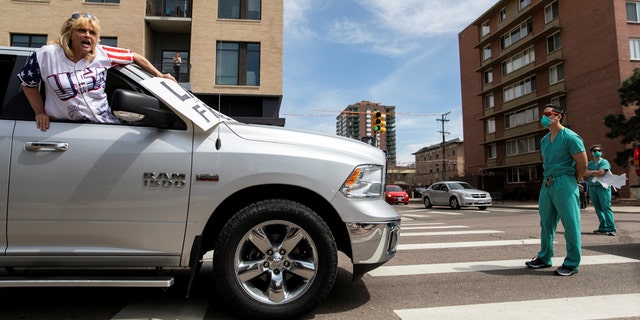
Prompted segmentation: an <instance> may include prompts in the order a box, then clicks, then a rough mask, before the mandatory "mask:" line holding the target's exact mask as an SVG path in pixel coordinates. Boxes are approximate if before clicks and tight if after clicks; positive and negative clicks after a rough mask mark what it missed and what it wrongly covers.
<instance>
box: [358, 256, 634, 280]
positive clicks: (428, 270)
mask: <svg viewBox="0 0 640 320" xmlns="http://www.w3.org/2000/svg"><path fill="white" fill-rule="evenodd" d="M527 260H528V259H518V260H496V261H475V262H457V263H434V264H414V265H401V266H382V267H379V268H377V269H375V270H372V271H369V272H368V274H369V275H371V276H372V277H390V276H406V275H419V274H437V273H454V272H476V271H492V270H509V269H524V268H526V267H525V265H524V263H525V262H526V261H527ZM563 260H564V258H562V257H558V258H553V259H551V261H552V263H553V264H554V265H558V266H559V265H561V264H562V261H563ZM631 262H640V260H636V259H631V258H626V257H621V256H615V255H598V256H583V257H582V261H581V262H580V266H585V265H594V264H611V263H631Z"/></svg>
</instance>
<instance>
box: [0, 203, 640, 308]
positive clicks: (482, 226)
mask: <svg viewBox="0 0 640 320" xmlns="http://www.w3.org/2000/svg"><path fill="white" fill-rule="evenodd" d="M395 208H396V209H397V210H398V211H399V212H400V213H401V214H402V216H403V223H402V233H401V234H402V235H401V237H400V241H399V250H398V254H397V256H396V257H395V258H394V259H393V260H391V261H390V262H389V263H387V264H385V265H384V266H382V267H381V268H378V269H376V270H374V271H372V272H370V273H368V274H366V275H365V276H364V277H363V278H362V279H361V280H358V281H356V282H352V281H351V265H350V262H349V261H348V259H347V258H346V257H345V256H341V257H340V270H339V273H338V279H337V281H336V284H335V287H334V290H333V291H332V292H331V294H330V296H329V297H328V298H327V300H326V301H325V302H324V303H322V304H321V305H320V306H319V307H318V308H317V309H315V310H314V311H313V312H312V313H311V314H309V315H307V316H306V317H305V318H306V319H358V320H361V319H368V320H369V319H404V320H409V319H516V318H517V319H541V318H542V319H545V318H546V319H551V318H554V319H560V318H564V319H595V318H598V319H614V318H615V319H640V212H638V213H616V214H615V218H616V222H617V225H618V236H615V237H610V236H604V235H595V234H592V233H591V231H592V230H594V229H596V227H597V218H596V217H595V214H593V212H592V211H584V212H583V214H582V229H583V230H582V247H583V263H582V265H581V267H580V272H579V273H578V274H576V275H574V276H571V277H559V276H554V275H553V270H554V269H555V266H554V267H553V268H549V269H542V270H529V269H526V268H525V267H524V262H525V261H527V260H529V259H530V258H531V257H533V256H535V255H536V253H537V251H538V248H539V241H538V239H539V227H538V213H537V211H536V210H528V209H514V208H489V209H487V210H485V211H480V210H476V209H475V208H471V209H461V210H451V209H448V208H444V207H443V208H433V209H428V210H427V209H424V207H422V206H421V205H420V204H417V203H412V204H410V205H408V206H405V205H396V206H395ZM614 212H615V208H614ZM555 241H556V244H555V252H556V257H557V258H558V259H559V260H554V265H559V264H561V259H562V258H563V257H564V254H565V248H564V239H563V232H562V227H561V225H560V226H559V227H558V232H557V236H556V239H555ZM175 276H176V280H177V284H176V285H175V286H174V287H172V288H170V289H168V290H161V289H149V288H106V289H105V288H9V289H7V288H5V289H0V304H1V306H2V307H1V308H0V319H131V320H132V319H167V320H168V319H235V317H234V316H233V314H232V313H230V312H229V311H228V310H227V309H226V307H225V306H224V305H223V304H221V303H219V302H217V301H218V300H219V299H218V297H217V296H216V293H215V290H214V289H213V287H212V279H211V268H210V265H208V264H206V265H205V266H204V267H203V269H202V272H201V274H200V276H199V279H198V284H197V286H196V287H195V289H194V292H193V294H192V296H191V298H190V299H185V298H184V292H185V288H184V283H185V282H186V281H185V279H186V273H184V274H181V273H177V274H176V275H175Z"/></svg>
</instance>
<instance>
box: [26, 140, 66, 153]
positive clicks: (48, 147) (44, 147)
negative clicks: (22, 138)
mask: <svg viewBox="0 0 640 320" xmlns="http://www.w3.org/2000/svg"><path fill="white" fill-rule="evenodd" d="M24 149H25V150H27V151H55V152H58V151H67V150H69V143H68V142H27V143H26V144H25V146H24Z"/></svg>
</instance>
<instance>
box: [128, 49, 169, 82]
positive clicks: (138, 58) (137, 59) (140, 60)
mask: <svg viewBox="0 0 640 320" xmlns="http://www.w3.org/2000/svg"><path fill="white" fill-rule="evenodd" d="M133 62H134V63H135V64H137V65H139V66H140V67H142V69H144V70H146V71H147V72H149V73H151V74H152V75H153V76H154V77H160V78H166V79H170V80H173V81H176V79H175V78H174V77H173V76H172V75H171V74H170V73H165V74H163V73H162V72H160V70H158V69H156V67H154V66H153V64H151V62H149V60H147V58H145V57H144V56H142V55H140V54H138V53H136V52H134V53H133Z"/></svg>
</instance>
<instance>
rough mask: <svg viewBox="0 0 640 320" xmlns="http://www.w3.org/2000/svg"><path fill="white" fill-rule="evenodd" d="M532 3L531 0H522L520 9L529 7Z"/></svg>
mask: <svg viewBox="0 0 640 320" xmlns="http://www.w3.org/2000/svg"><path fill="white" fill-rule="evenodd" d="M530 4H531V0H520V10H522V9H524V8H526V7H528V6H529V5H530Z"/></svg>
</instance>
